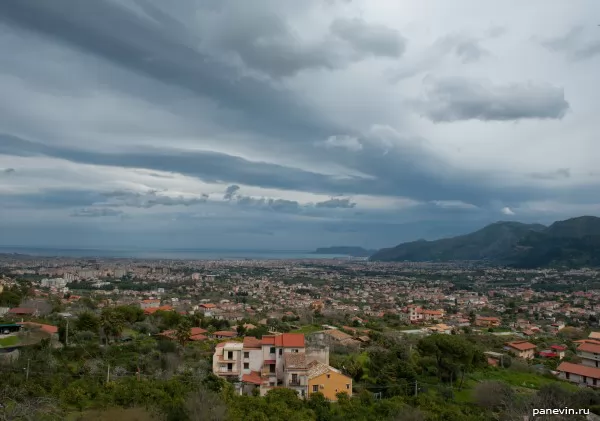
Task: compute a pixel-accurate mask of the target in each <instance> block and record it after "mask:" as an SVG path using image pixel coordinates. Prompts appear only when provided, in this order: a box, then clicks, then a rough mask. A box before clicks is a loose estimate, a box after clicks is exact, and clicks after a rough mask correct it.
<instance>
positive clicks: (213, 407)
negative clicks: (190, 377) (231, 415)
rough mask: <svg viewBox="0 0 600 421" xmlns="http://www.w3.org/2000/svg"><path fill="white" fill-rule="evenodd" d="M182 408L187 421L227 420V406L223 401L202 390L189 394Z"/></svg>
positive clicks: (214, 394) (208, 391)
mask: <svg viewBox="0 0 600 421" xmlns="http://www.w3.org/2000/svg"><path fill="white" fill-rule="evenodd" d="M184 407H185V412H186V414H187V416H188V419H189V421H222V420H225V419H226V418H227V405H226V404H225V402H224V401H223V399H221V397H220V396H219V395H218V394H217V393H215V392H212V391H210V390H207V389H204V388H201V389H199V390H197V391H196V392H193V393H191V394H190V395H189V396H188V397H187V399H186V400H185V404H184Z"/></svg>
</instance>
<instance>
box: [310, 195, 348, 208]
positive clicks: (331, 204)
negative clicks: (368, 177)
mask: <svg viewBox="0 0 600 421" xmlns="http://www.w3.org/2000/svg"><path fill="white" fill-rule="evenodd" d="M315 206H316V207H317V208H328V209H337V208H340V209H351V208H353V207H355V206H356V203H354V202H352V201H351V200H350V199H349V198H347V197H345V198H340V197H332V198H331V199H329V200H325V201H323V202H317V203H315Z"/></svg>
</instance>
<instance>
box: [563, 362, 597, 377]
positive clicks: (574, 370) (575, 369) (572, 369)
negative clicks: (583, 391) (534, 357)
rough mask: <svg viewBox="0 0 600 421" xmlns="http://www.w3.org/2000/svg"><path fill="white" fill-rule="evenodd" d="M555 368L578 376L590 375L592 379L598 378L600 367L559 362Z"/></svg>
mask: <svg viewBox="0 0 600 421" xmlns="http://www.w3.org/2000/svg"><path fill="white" fill-rule="evenodd" d="M556 370H557V371H562V372H565V373H570V374H577V375H579V376H585V377H591V378H592V379H600V368H596V367H587V366H585V365H581V364H573V363H567V362H564V363H561V364H560V365H559V366H558V367H557V368H556Z"/></svg>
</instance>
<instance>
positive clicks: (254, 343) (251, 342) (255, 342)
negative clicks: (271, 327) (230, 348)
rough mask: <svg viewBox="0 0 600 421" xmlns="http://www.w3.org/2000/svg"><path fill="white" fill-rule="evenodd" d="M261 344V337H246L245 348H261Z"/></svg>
mask: <svg viewBox="0 0 600 421" xmlns="http://www.w3.org/2000/svg"><path fill="white" fill-rule="evenodd" d="M261 345H262V343H261V340H260V339H256V338H254V337H252V336H246V337H245V338H244V348H252V349H260V347H261Z"/></svg>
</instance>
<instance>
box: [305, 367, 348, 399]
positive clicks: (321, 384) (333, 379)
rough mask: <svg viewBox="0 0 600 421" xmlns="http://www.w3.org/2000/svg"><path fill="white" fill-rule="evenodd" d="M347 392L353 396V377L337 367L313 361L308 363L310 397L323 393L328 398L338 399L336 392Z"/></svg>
mask: <svg viewBox="0 0 600 421" xmlns="http://www.w3.org/2000/svg"><path fill="white" fill-rule="evenodd" d="M340 392H345V393H347V394H348V396H352V379H351V378H350V377H348V376H346V375H344V374H342V373H341V372H340V371H339V370H336V369H335V368H333V367H331V366H329V365H327V364H323V363H320V362H318V361H313V362H312V363H310V364H309V365H308V397H310V395H312V394H313V393H322V394H323V396H325V398H326V399H328V400H330V401H336V400H337V396H336V394H338V393H340Z"/></svg>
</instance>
